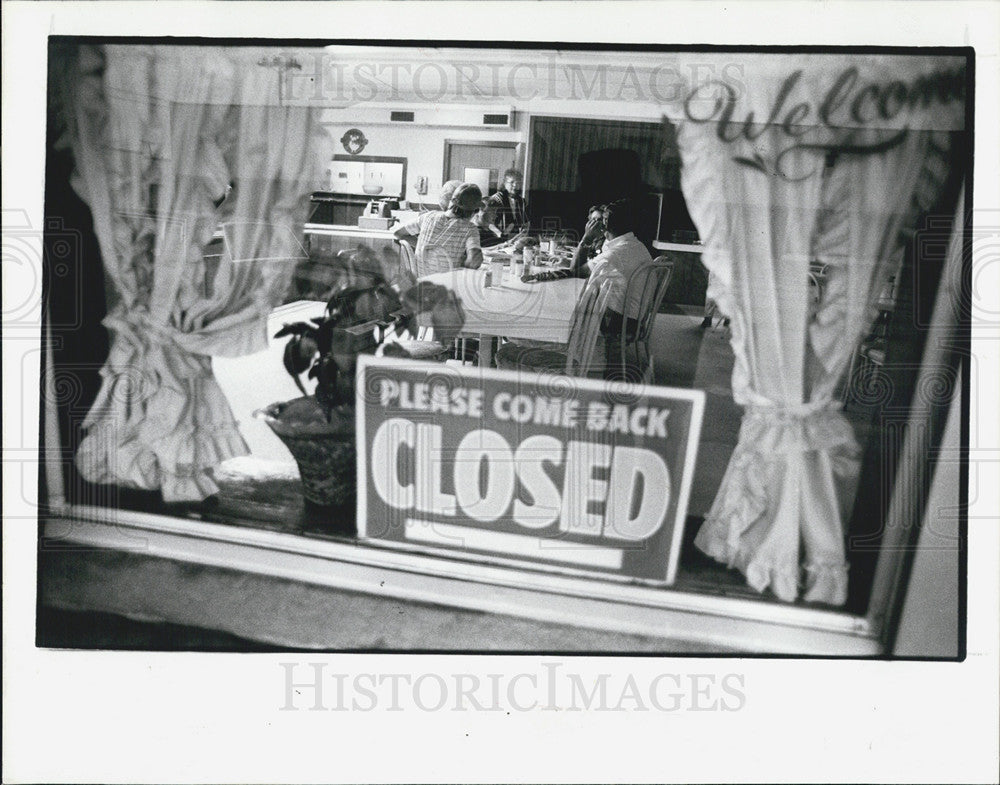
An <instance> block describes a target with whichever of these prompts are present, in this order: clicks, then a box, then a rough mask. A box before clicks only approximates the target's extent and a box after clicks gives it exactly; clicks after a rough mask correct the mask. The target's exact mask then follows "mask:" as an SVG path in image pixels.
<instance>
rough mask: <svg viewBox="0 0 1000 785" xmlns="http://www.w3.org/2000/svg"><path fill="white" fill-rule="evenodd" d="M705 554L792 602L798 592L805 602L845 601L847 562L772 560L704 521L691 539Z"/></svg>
mask: <svg viewBox="0 0 1000 785" xmlns="http://www.w3.org/2000/svg"><path fill="white" fill-rule="evenodd" d="M695 543H696V545H697V546H698V548H699V549H701V550H702V551H703V552H704V553H705V554H706V555H708V556H710V557H712V558H713V559H715V560H716V561H717V562H720V563H722V564H725V565H726V566H727V567H729V568H730V569H736V570H739V571H740V572H741V573H743V575H744V576H745V577H746V579H747V585H748V586H749V587H750V588H752V589H753V590H754V591H756V592H758V593H763V592H764V591H765V590H766V589H768V588H770V589H771V591H772V592H773V593H774V595H775V596H776V597H777V598H778V599H780V600H782V601H783V602H794V601H795V600H796V599H798V598H799V595H800V594H801V596H802V599H803V600H805V601H806V602H822V603H826V604H829V605H843V604H844V603H845V602H846V601H847V575H848V570H849V569H850V568H849V565H848V564H847V562H824V563H816V562H813V563H811V562H806V563H804V564H803V565H801V567H798V566H796V565H794V564H788V563H785V564H773V563H768V562H767V561H765V560H763V559H758V560H755V559H754V558H753V555H752V554H750V553H748V552H746V551H743V550H741V549H740V548H739V546H734V545H733V543H730V542H727V541H726V539H725V538H723V537H721V536H720V535H719V533H718V531H717V530H716V529H714V528H708V524H707V523H706V526H705V527H703V528H702V530H701V531H700V532H699V533H698V536H697V538H696V540H695Z"/></svg>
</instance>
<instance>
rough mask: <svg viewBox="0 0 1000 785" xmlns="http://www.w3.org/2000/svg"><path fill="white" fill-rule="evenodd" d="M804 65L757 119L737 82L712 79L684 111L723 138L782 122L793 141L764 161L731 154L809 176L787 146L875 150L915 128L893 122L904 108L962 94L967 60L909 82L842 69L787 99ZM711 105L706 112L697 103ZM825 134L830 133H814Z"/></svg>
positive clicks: (746, 137) (771, 170)
mask: <svg viewBox="0 0 1000 785" xmlns="http://www.w3.org/2000/svg"><path fill="white" fill-rule="evenodd" d="M802 75H803V71H802V69H799V70H796V71H793V72H791V73H790V74H789V75H788V76H787V77H786V78H785V80H784V81H783V82H782V84H781V88H780V89H779V90H778V93H777V95H776V97H775V99H774V103H773V104H772V105H771V106H770V108H769V109H768V111H767V119H766V120H763V121H762V122H761V121H756V119H755V115H754V111H753V110H752V109H750V110H748V111H747V112H746V115H745V117H743V118H742V119H740V118H739V117H737V105H738V98H739V96H738V94H737V90H736V86H734V85H733V84H732V83H730V82H727V81H723V80H719V79H713V80H709V81H706V82H703V83H702V84H700V85H698V86H697V87H695V88H694V89H693V90H691V91H690V92H689V93H688V95H687V97H686V98H685V100H684V115H685V117H686V118H687V119H688V120H690V121H692V122H694V123H709V122H712V123H716V135H717V136H718V138H719V139H720V140H722V141H723V142H726V143H734V142H739V141H746V142H754V141H756V140H757V139H759V138H760V137H761V136H763V135H764V134H765V133H766V132H767V131H769V130H772V129H777V130H778V131H779V132H780V134H781V136H783V137H787V138H788V140H789V142H790V144H789V145H788V146H787V147H783V149H781V150H780V151H778V152H777V153H776V154H775V155H774V157H773V160H771V161H767V160H766V159H765V158H764V157H763V156H761V155H760V153H759V152H755V153H754V154H753V155H752V157H746V156H734V160H735V161H737V162H738V163H740V164H743V165H746V166H750V167H752V168H754V169H758V170H760V171H761V172H763V173H765V174H777V175H780V176H782V177H785V178H788V179H791V180H801V179H805V178H807V177H809V176H811V175H812V174H813V173H814V172H815V171H816V169H811V170H809V171H807V172H793V171H792V170H791V166H792V164H791V163H790V161H791V160H792V159H791V157H790V154H791V153H792V152H793V151H797V150H812V151H815V152H819V153H822V154H824V155H830V154H839V153H851V154H868V155H870V154H874V153H879V152H883V151H885V150H889V149H891V148H892V147H895V146H896V145H898V144H900V143H901V142H902V141H903V140H904V139H905V138H906V136H907V134H908V133H909V131H910V128H909V126H908V125H907V124H905V123H898V122H897V123H891V124H890V121H894V120H896V118H897V117H899V115H900V114H901V113H903V112H912V111H915V110H919V109H926V108H928V107H930V106H931V105H933V104H935V103H938V104H948V103H952V102H955V101H963V100H964V99H965V71H964V68H955V69H950V70H939V71H935V72H933V73H930V74H927V75H922V76H919V77H916V78H914V79H912V80H911V81H909V82H906V81H902V80H898V79H896V80H891V81H887V82H868V83H863V84H860V83H859V78H858V69H857V68H855V67H854V66H851V67H848V68H845V69H844V70H842V71H841V72H840V73H839V74H838V75H837V76H836V77H835V78H834V80H833V82H832V83H831V85H830V87H829V89H828V90H827V91H826V93H825V94H824V95H823V97H822V98H821V99H820V100H819V101H818V102H814V101H809V100H803V101H798V102H796V103H793V104H789V96H790V95H791V94H792V93H793V91H794V90H795V88H796V86H797V85H798V84H799V82H800V80H801V79H802ZM703 104H707V105H708V106H709V110H708V111H707V112H705V111H703V110H701V109H700V107H701V106H702V105H703ZM882 124H886V126H887V127H886V134H885V135H884V136H882V137H881V138H879V139H878V140H877V141H874V142H873V141H860V140H859V139H858V138H857V132H858V131H859V130H861V129H867V128H871V127H875V128H878V127H880V126H881V125H882ZM820 135H822V136H825V137H826V140H825V141H821V142H819V141H810V137H812V138H815V137H817V136H820Z"/></svg>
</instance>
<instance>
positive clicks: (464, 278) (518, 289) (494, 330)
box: [423, 266, 586, 343]
mask: <svg viewBox="0 0 1000 785" xmlns="http://www.w3.org/2000/svg"><path fill="white" fill-rule="evenodd" d="M485 275H486V267H485V266H484V267H482V268H480V269H478V270H467V269H462V270H450V271H449V272H445V273H434V274H433V275H428V276H426V277H425V278H424V279H423V280H426V281H433V282H434V283H436V284H441V285H443V286H447V287H448V288H449V289H451V290H452V291H453V292H455V293H456V294H457V295H458V296H459V298H460V299H461V301H462V310H463V311H465V327H464V328H463V330H462V331H463V332H465V333H478V334H480V335H503V336H506V337H508V338H530V339H532V340H536V341H552V342H555V343H568V342H569V328H570V324H571V322H572V321H573V308H574V306H575V305H576V301H577V299H578V298H579V296H580V292H581V291H583V287H584V286H585V285H586V281H585V280H584V279H582V278H566V279H563V280H561V281H545V282H542V283H522V282H521V280H520V279H516V278H512V277H511V276H510V271H509V270H506V271H505V272H504V280H503V285H502V286H501V287H499V288H490V289H486V288H484V287H483V280H484V278H485Z"/></svg>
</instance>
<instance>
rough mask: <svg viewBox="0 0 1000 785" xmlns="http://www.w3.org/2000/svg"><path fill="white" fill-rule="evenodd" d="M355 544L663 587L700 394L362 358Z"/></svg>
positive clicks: (673, 564) (684, 493)
mask: <svg viewBox="0 0 1000 785" xmlns="http://www.w3.org/2000/svg"><path fill="white" fill-rule="evenodd" d="M358 374H359V378H358V385H357V389H358V407H357V417H358V423H357V425H358V527H359V534H360V536H361V537H364V538H368V539H375V540H380V541H385V542H390V543H394V544H398V545H399V546H401V547H407V548H412V549H417V550H423V551H426V550H428V549H430V550H433V551H436V552H461V553H462V554H463V555H464V556H467V557H473V558H482V559H489V560H493V561H497V560H503V561H508V560H511V559H514V560H517V561H521V562H531V563H532V564H534V565H537V566H540V567H545V568H548V569H556V570H562V571H567V570H569V571H573V572H579V571H586V572H588V573H592V574H593V573H597V574H604V575H617V576H621V577H625V578H637V579H642V580H646V581H656V582H664V583H671V582H673V580H674V576H675V573H676V568H677V558H678V555H679V550H680V544H681V535H682V532H683V526H684V518H685V515H686V508H687V500H688V494H689V489H690V485H691V479H692V475H693V473H694V464H695V458H696V452H697V443H698V435H699V432H700V429H701V417H702V411H703V409H704V393H702V392H700V391H692V390H677V389H670V388H662V387H644V386H632V385H629V386H626V385H616V384H607V383H604V382H598V381H591V380H583V379H575V378H569V377H565V376H551V375H535V374H527V373H517V372H512V371H495V370H486V369H481V368H475V367H452V366H444V365H440V364H428V363H416V362H413V361H406V360H395V359H392V360H389V359H376V358H367V357H364V358H362V359H361V363H360V364H359V370H358Z"/></svg>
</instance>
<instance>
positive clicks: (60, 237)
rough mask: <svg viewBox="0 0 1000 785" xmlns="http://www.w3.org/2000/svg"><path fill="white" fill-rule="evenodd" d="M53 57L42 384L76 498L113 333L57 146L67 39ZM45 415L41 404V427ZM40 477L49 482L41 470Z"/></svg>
mask: <svg viewBox="0 0 1000 785" xmlns="http://www.w3.org/2000/svg"><path fill="white" fill-rule="evenodd" d="M49 54H50V59H49V62H50V73H49V116H48V124H47V132H46V155H45V204H44V215H45V219H44V220H45V225H44V227H43V243H42V246H43V255H42V302H43V304H44V311H43V319H45V320H46V323H47V326H48V330H49V335H50V338H51V347H52V348H51V351H52V361H53V366H54V378H53V379H51V380H50V384H48V385H43V388H42V389H43V397H42V398H41V400H42V401H43V402H45V401H46V395H48V396H51V398H52V400H53V401H54V403H55V404H56V410H57V412H58V426H59V438H60V441H61V450H60V452H59V456H60V460H61V462H62V465H63V476H64V478H65V480H66V490H67V493H68V494H69V495H70V496H71V498H72V497H73V494H74V492H75V491H76V490H79V489H80V488H81V487H82V485H83V484H82V482H81V479H80V477H79V475H78V473H77V471H76V469H75V466H74V464H73V454H74V453H75V451H76V447H77V445H78V444H79V443H80V439H81V427H80V426H81V424H82V422H83V420H84V418H85V417H86V415H87V413H88V412H89V411H90V408H91V406H92V405H93V403H94V400H95V398H96V397H97V392H98V390H99V389H100V385H101V377H100V369H101V367H102V366H103V365H104V361H105V360H106V359H107V356H108V334H107V331H106V330H105V329H104V327H103V326H102V325H101V320H102V319H103V318H104V317H105V315H106V313H107V306H106V300H105V277H104V270H103V265H102V261H101V251H100V247H99V246H98V242H97V236H96V235H95V234H94V225H93V219H92V217H91V214H90V209H89V208H88V207H87V205H86V204H85V203H84V202H83V201H82V200H81V199H80V197H79V196H78V195H77V193H76V192H75V191H74V190H73V188H72V186H71V185H70V178H71V176H72V173H73V156H72V153H71V151H70V150H69V149H68V148H67V146H66V145H64V144H61V143H60V139H62V138H64V134H65V131H66V124H65V118H64V114H63V108H62V104H61V102H60V101H59V97H60V95H61V93H62V87H64V84H62V83H61V82H60V80H65V79H66V75H67V74H68V73H69V72H70V71H71V69H72V67H73V62H74V59H75V55H76V53H75V48H74V47H70V46H68V45H66V44H62V45H59V46H57V47H52V48H51V49H50V53H49ZM46 387H47V391H46ZM45 416H46V412H45V409H44V407H43V411H42V417H43V423H42V425H43V428H44V417H45ZM43 433H44V430H43ZM41 443H42V444H44V442H41ZM40 474H41V476H42V480H41V481H42V482H43V483H44V472H42V473H40ZM42 491H43V492H44V491H45V489H44V487H43V488H42ZM40 498H45V496H44V495H42V496H41V497H40Z"/></svg>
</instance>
